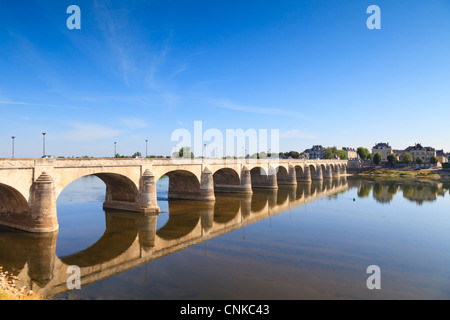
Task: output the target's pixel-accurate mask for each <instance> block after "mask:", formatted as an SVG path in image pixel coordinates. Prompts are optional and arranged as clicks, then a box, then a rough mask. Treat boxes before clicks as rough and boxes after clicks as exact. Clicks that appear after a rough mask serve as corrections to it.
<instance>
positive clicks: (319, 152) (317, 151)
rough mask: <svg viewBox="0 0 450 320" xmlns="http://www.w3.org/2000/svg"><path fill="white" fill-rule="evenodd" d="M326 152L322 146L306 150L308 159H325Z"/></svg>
mask: <svg viewBox="0 0 450 320" xmlns="http://www.w3.org/2000/svg"><path fill="white" fill-rule="evenodd" d="M324 150H325V148H324V147H322V146H321V145H315V146H312V148H310V149H306V150H305V151H304V153H305V155H307V157H308V159H323V152H324Z"/></svg>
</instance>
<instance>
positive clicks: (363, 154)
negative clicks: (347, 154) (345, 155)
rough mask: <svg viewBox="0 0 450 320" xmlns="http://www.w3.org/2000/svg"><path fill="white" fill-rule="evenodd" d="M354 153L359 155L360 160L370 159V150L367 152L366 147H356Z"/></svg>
mask: <svg viewBox="0 0 450 320" xmlns="http://www.w3.org/2000/svg"><path fill="white" fill-rule="evenodd" d="M356 153H357V154H358V155H359V157H360V158H361V160H368V159H370V152H369V150H368V149H366V148H364V147H358V148H357V149H356Z"/></svg>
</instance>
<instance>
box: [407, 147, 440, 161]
mask: <svg viewBox="0 0 450 320" xmlns="http://www.w3.org/2000/svg"><path fill="white" fill-rule="evenodd" d="M405 153H409V154H411V155H412V158H413V161H416V160H417V159H418V158H419V157H420V158H422V160H423V162H424V163H429V162H430V159H431V157H433V156H436V149H434V148H432V147H423V146H422V145H421V144H420V143H416V144H414V146H409V147H408V148H406V149H405V150H402V151H400V155H399V158H400V159H401V158H402V157H403V155H404V154H405Z"/></svg>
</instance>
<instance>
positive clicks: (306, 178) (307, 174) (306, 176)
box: [297, 166, 311, 182]
mask: <svg viewBox="0 0 450 320" xmlns="http://www.w3.org/2000/svg"><path fill="white" fill-rule="evenodd" d="M297 181H299V182H311V169H310V168H309V166H305V167H304V168H303V175H302V176H301V177H297Z"/></svg>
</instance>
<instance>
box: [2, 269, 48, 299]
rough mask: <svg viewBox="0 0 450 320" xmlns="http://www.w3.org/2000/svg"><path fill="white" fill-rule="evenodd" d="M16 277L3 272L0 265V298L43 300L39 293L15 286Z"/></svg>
mask: <svg viewBox="0 0 450 320" xmlns="http://www.w3.org/2000/svg"><path fill="white" fill-rule="evenodd" d="M16 280H17V278H16V277H14V276H10V275H8V272H7V271H6V272H3V270H2V267H0V300H44V299H43V297H41V295H39V294H37V293H35V292H33V291H31V290H27V288H26V287H22V288H17V286H16Z"/></svg>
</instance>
